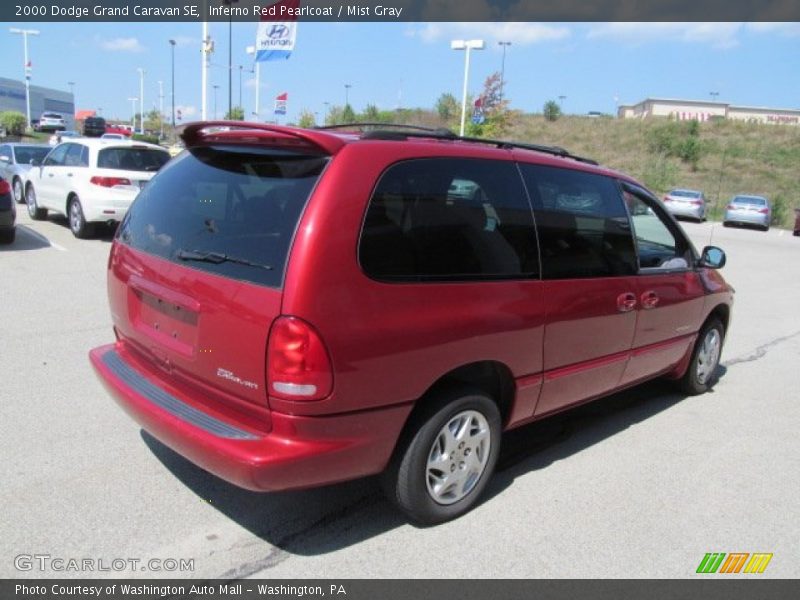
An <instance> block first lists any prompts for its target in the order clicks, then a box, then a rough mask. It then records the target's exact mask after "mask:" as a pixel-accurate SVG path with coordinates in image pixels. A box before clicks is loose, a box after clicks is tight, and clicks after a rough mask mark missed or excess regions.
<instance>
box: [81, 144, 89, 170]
mask: <svg viewBox="0 0 800 600" xmlns="http://www.w3.org/2000/svg"><path fill="white" fill-rule="evenodd" d="M81 166H82V167H88V166H89V146H81Z"/></svg>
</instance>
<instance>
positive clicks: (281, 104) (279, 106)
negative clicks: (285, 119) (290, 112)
mask: <svg viewBox="0 0 800 600" xmlns="http://www.w3.org/2000/svg"><path fill="white" fill-rule="evenodd" d="M288 101H289V94H288V93H287V92H283V93H282V94H278V95H277V96H276V97H275V114H276V115H285V114H286V103H287V102H288Z"/></svg>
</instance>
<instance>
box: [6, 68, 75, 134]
mask: <svg viewBox="0 0 800 600" xmlns="http://www.w3.org/2000/svg"><path fill="white" fill-rule="evenodd" d="M30 93H31V119H33V120H34V121H35V120H37V119H38V118H39V116H40V115H41V114H42V113H43V112H45V111H48V112H49V111H52V112H57V113H59V114H61V115H63V116H64V120H65V121H66V123H67V129H75V98H74V97H73V95H72V94H71V93H70V92H64V91H61V90H54V89H51V88H46V87H41V86H38V85H32V86H30ZM7 110H13V111H17V112H21V113H22V114H23V115H24V114H25V113H26V107H25V82H24V81H17V80H15V79H5V78H3V77H0V112H4V111H7Z"/></svg>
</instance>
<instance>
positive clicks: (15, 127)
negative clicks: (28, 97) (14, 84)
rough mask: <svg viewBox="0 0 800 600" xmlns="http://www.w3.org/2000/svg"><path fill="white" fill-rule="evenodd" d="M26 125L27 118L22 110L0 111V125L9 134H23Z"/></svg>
mask: <svg viewBox="0 0 800 600" xmlns="http://www.w3.org/2000/svg"><path fill="white" fill-rule="evenodd" d="M26 125H27V120H26V118H25V115H23V114H22V113H21V112H16V111H13V110H8V111H5V112H2V113H0V127H2V128H3V129H5V130H6V134H8V135H22V134H23V133H24V132H25V126H26Z"/></svg>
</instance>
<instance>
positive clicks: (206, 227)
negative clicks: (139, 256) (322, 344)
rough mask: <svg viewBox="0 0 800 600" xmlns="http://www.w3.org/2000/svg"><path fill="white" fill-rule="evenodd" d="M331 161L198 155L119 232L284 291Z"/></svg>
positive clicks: (188, 156)
mask: <svg viewBox="0 0 800 600" xmlns="http://www.w3.org/2000/svg"><path fill="white" fill-rule="evenodd" d="M327 162H328V159H327V157H323V156H309V155H302V154H294V153H289V152H283V151H279V150H275V149H258V148H243V147H238V146H213V147H202V148H192V149H191V150H190V151H189V152H184V153H183V154H182V155H181V156H179V157H178V158H176V159H173V161H172V162H171V163H170V164H169V165H167V166H166V167H165V168H164V169H163V170H162V171H161V172H160V173H159V174H158V175H157V176H156V177H155V178H154V179H153V180H152V181H151V182H150V183H149V184H148V185H147V186H146V187H145V188H144V190H143V191H142V192H141V193H140V194H139V196H138V197H137V199H136V201H135V202H134V203H133V205H132V206H131V209H130V210H129V211H128V215H127V217H126V218H125V220H124V221H123V223H122V225H121V226H120V228H119V231H118V233H117V235H118V239H119V240H120V241H121V242H122V243H125V244H128V245H129V246H131V247H133V248H136V249H138V250H142V251H144V252H147V253H149V254H154V255H156V256H160V257H162V258H165V259H167V260H170V261H173V262H175V263H179V264H181V265H183V266H185V267H189V268H192V269H200V270H203V271H207V272H210V273H215V274H217V275H222V276H225V277H230V278H233V279H241V280H245V281H249V282H252V283H257V284H261V285H267V286H270V287H280V286H281V285H282V284H283V272H284V269H285V264H286V258H287V255H288V252H289V246H290V244H291V241H292V238H293V236H294V232H295V229H296V228H297V224H298V222H299V220H300V215H301V214H302V211H303V209H304V208H305V205H306V201H307V200H308V197H309V196H310V194H311V190H312V188H313V187H314V185H315V183H316V182H317V179H318V178H319V176H320V174H321V173H322V170H323V169H324V167H325V165H326V164H327Z"/></svg>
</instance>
